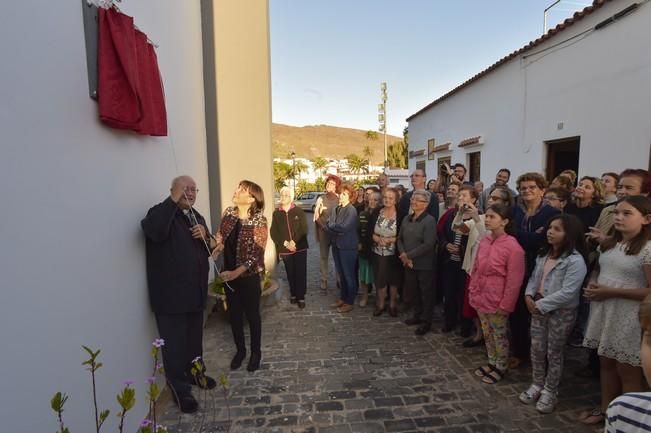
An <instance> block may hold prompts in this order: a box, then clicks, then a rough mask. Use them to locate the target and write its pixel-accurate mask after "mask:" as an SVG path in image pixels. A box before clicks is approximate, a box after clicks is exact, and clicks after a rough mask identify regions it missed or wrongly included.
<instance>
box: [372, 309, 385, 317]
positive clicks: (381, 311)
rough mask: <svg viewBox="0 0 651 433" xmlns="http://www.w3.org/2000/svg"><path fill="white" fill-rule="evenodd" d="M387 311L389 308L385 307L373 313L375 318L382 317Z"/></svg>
mask: <svg viewBox="0 0 651 433" xmlns="http://www.w3.org/2000/svg"><path fill="white" fill-rule="evenodd" d="M386 309H387V307H384V308H378V307H375V311H373V316H375V317H377V316H381V315H382V313H384V312H385V311H386Z"/></svg>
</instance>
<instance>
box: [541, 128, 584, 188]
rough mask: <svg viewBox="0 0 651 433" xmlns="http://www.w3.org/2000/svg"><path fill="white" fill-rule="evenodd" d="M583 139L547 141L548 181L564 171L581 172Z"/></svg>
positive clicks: (572, 138)
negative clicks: (580, 149) (581, 144)
mask: <svg viewBox="0 0 651 433" xmlns="http://www.w3.org/2000/svg"><path fill="white" fill-rule="evenodd" d="M580 142H581V137H570V138H563V139H560V140H552V141H546V142H545V144H546V145H547V173H546V175H547V179H548V180H550V181H551V180H552V179H553V178H554V177H556V176H557V175H558V174H559V173H560V172H561V171H563V170H574V172H575V173H578V172H579V147H580Z"/></svg>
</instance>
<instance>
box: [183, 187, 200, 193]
mask: <svg viewBox="0 0 651 433" xmlns="http://www.w3.org/2000/svg"><path fill="white" fill-rule="evenodd" d="M183 192H190V193H192V194H196V193H198V192H199V188H185V189H184V190H183Z"/></svg>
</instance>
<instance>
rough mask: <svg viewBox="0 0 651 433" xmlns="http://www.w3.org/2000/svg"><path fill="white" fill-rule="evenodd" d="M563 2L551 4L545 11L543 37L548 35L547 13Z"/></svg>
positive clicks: (557, 1) (559, 0) (558, 0)
mask: <svg viewBox="0 0 651 433" xmlns="http://www.w3.org/2000/svg"><path fill="white" fill-rule="evenodd" d="M560 2H561V0H556V1H555V2H554V3H552V4H550V5H549V6H547V7H546V8H545V11H544V12H543V35H544V34H545V33H547V12H549V10H550V9H551V8H553V7H554V6H556V5H557V4H559V3H560Z"/></svg>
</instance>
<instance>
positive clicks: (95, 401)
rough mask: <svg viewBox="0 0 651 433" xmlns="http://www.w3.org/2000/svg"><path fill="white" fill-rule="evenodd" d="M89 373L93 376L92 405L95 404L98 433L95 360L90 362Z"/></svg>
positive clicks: (97, 429)
mask: <svg viewBox="0 0 651 433" xmlns="http://www.w3.org/2000/svg"><path fill="white" fill-rule="evenodd" d="M90 375H91V377H92V378H93V405H94V406H95V429H96V431H97V433H99V414H98V413H97V388H96V385H95V362H94V361H93V363H92V364H91V368H90Z"/></svg>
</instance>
